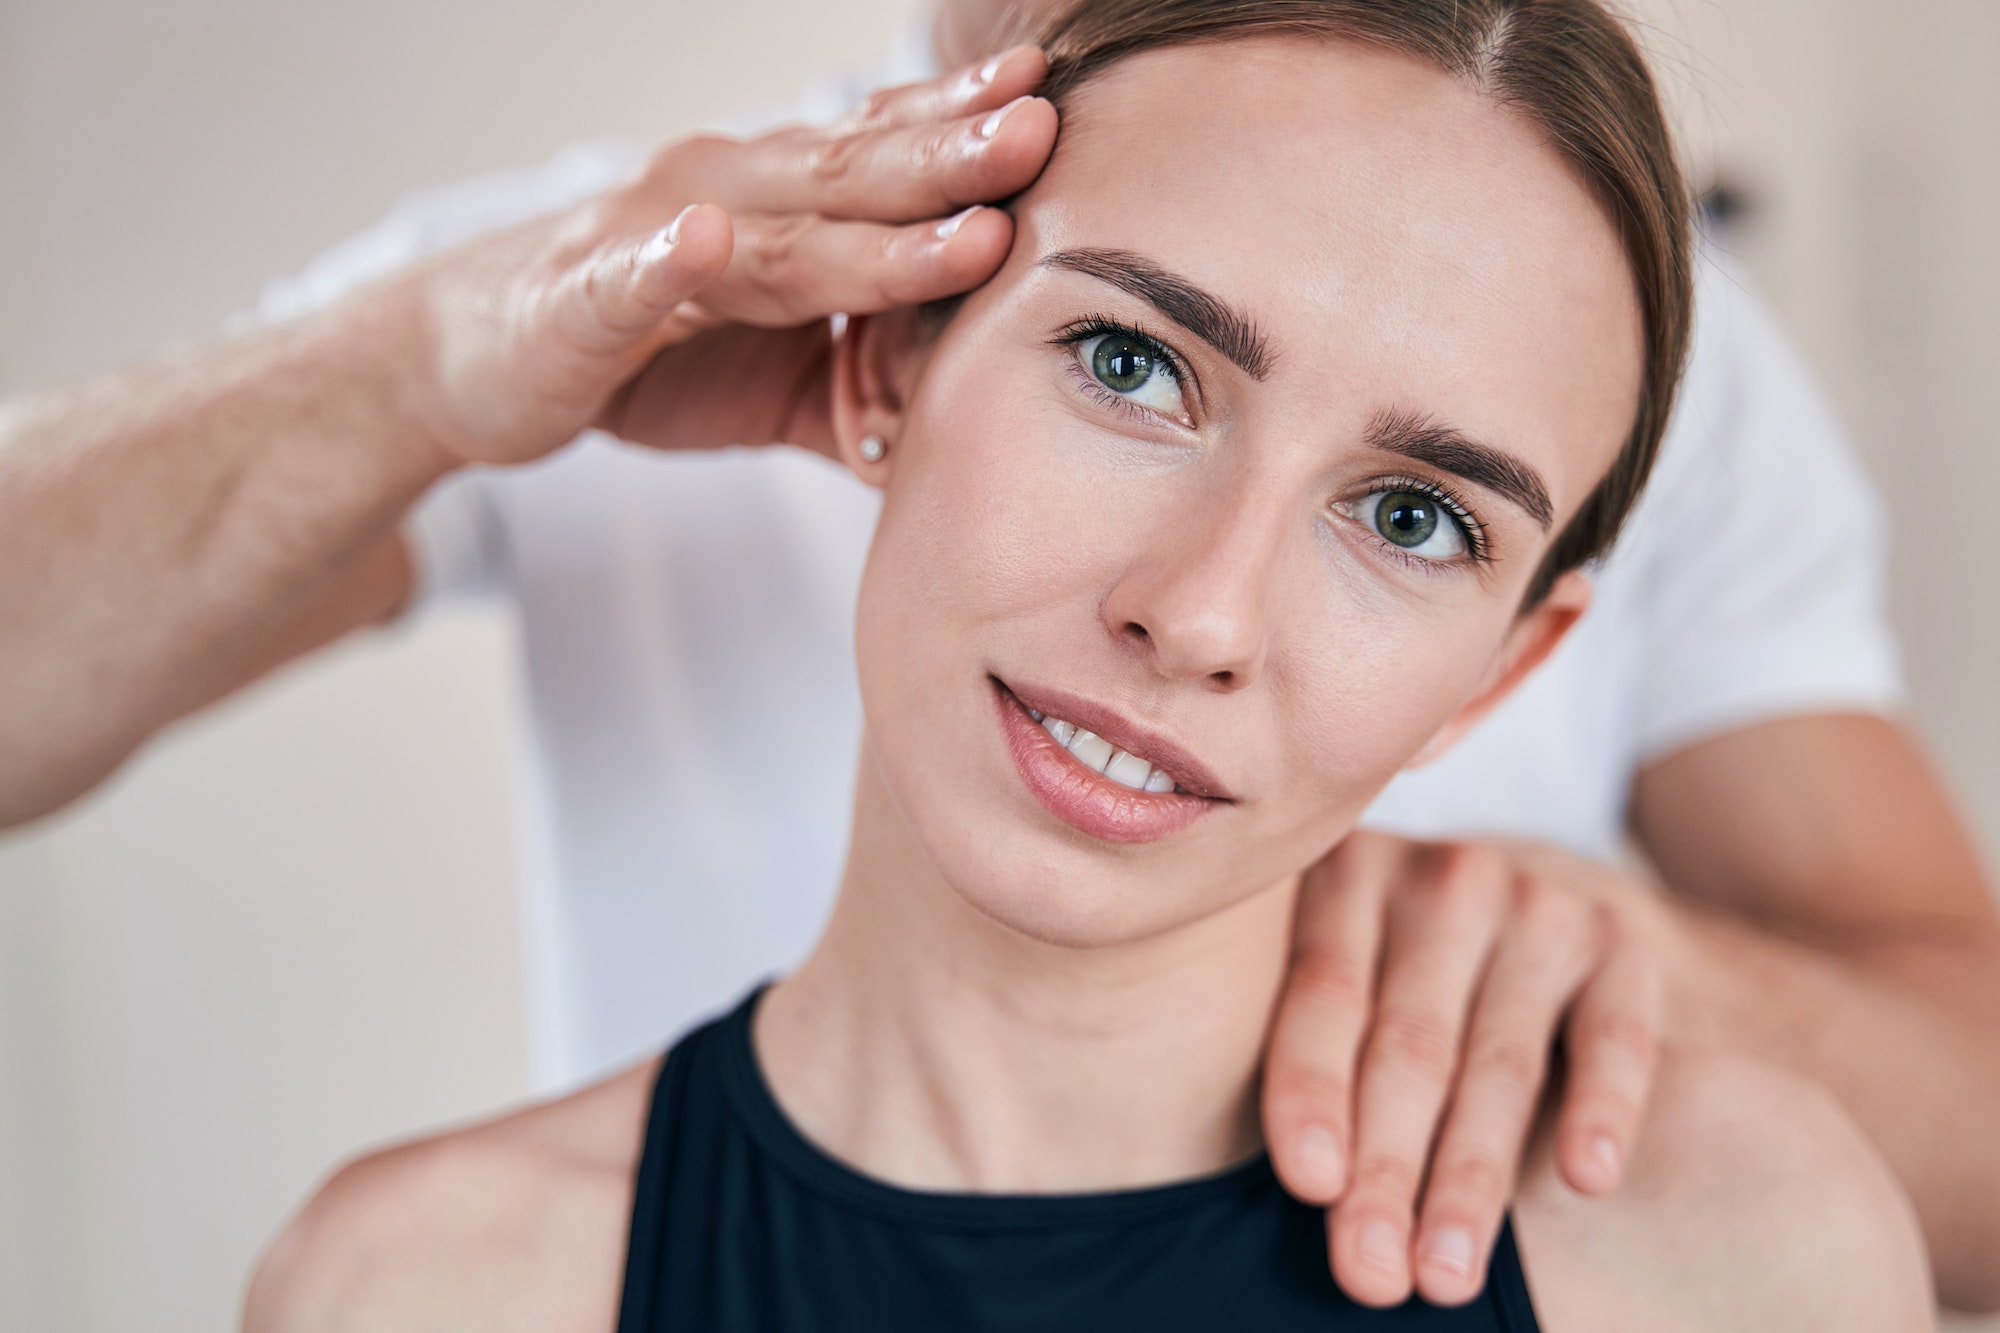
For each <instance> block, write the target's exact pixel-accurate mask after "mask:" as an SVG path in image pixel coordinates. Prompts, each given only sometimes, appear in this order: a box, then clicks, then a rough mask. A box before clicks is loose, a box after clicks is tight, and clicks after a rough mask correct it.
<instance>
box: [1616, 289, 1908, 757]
mask: <svg viewBox="0 0 2000 1333" xmlns="http://www.w3.org/2000/svg"><path fill="white" fill-rule="evenodd" d="M1703 268H1704V271H1703V275H1702V279H1701V282H1700V286H1699V289H1698V293H1697V310H1698V315H1697V326H1696V345H1695V349H1694V353H1693V357H1692V359H1691V362H1690V369H1689V375H1688V380H1687V383H1686V386H1685V389H1684V392H1683V396H1682V399H1681V402H1680V405H1679V407H1678V409H1677V411H1676V414H1675V420H1674V423H1673V426H1672V428H1671V430H1670V436H1669V440H1668V443H1667V445H1666V446H1665V448H1663V450H1662V456H1661V460H1660V465H1659V466H1660V475H1658V476H1657V477H1656V478H1655V485H1654V487H1653V488H1652V489H1651V490H1650V491H1649V493H1648V495H1647V497H1646V500H1645V501H1644V502H1643V503H1642V506H1641V510H1640V512H1639V513H1638V514H1637V515H1635V516H1634V526H1635V528H1642V531H1640V532H1635V533H1634V534H1632V535H1633V537H1634V538H1635V540H1637V541H1639V542H1641V543H1643V544H1644V546H1645V548H1646V549H1645V553H1644V554H1645V567H1644V578H1643V590H1644V596H1645V604H1644V612H1643V615H1642V617H1641V618H1640V619H1641V623H1643V624H1644V626H1645V634H1646V637H1647V643H1646V645H1645V646H1646V649H1647V651H1646V652H1645V653H1644V655H1643V656H1642V657H1641V658H1640V660H1641V661H1642V662H1643V663H1644V664H1645V665H1644V668H1643V670H1644V678H1643V680H1642V681H1641V683H1640V688H1639V690H1638V693H1637V698H1636V703H1637V711H1638V716H1637V718H1636V723H1637V726H1636V740H1637V742H1638V757H1639V758H1640V760H1641V762H1644V761H1646V760H1649V759H1652V758H1654V757H1657V756H1659V755H1661V754H1663V753H1666V752H1669V751H1672V750H1674V749H1678V748H1680V747H1682V746H1685V745H1688V744H1690V743H1693V742H1695V741H1698V740H1701V739H1703V738H1705V737H1707V736H1711V735H1715V734H1718V733H1720V732H1724V731H1728V730H1732V729H1734V728H1736V727H1740V726H1745V725H1749V724H1752V723H1756V722H1760V721H1765V720H1769V719H1772V718H1777V717H1784V716H1793V715H1798V714H1804V713H1814V712H1850V711H1864V712H1879V711H1886V710H1890V709H1893V708H1895V707H1896V706H1897V705H1898V704H1899V703H1900V702H1901V699H1902V694H1903V685H1902V679H1901V674H1900V669H1899V666H1898V659H1897V651H1896V643H1895V638H1894V635H1893V633H1892V632H1891V630H1890V626H1889V621H1888V615H1887V607H1886V599H1885V583H1886V577H1885V576H1886V566H1887V560H1888V552H1887V539H1886V533H1885V520H1884V515H1883V511H1882V506H1881V503H1880V501H1879V499H1878V498H1877V496H1876V493H1875V491H1874V488H1873V487H1872V485H1871V484H1870V482H1869V480H1868V477H1867V475H1866V473H1865V472H1864V471H1863V470H1862V467H1861V465H1860V463H1859V461H1858V460H1857V459H1856V458H1855V456H1854V453H1853V451H1852V449H1851V448H1850V446H1849V444H1848V441H1847V438H1846V435H1845V433H1844V432H1843V431H1842V429H1841V427H1840V424H1839V422H1838V421H1837V420H1836V418H1835V416H1834V413H1833V410H1832V407H1831V405H1830V404H1829V403H1828V402H1827V400H1826V398H1825V396H1824V394H1822V393H1821V391H1820V390H1819V388H1818V386H1817V385H1815V384H1814V383H1813V381H1812V377H1811V375H1810V374H1809V373H1808V371H1807V370H1806V367H1805V365H1804V363H1803V361H1802V360H1801V358H1800V357H1799V355H1798V353H1797V351H1796V350H1795V349H1794V348H1793V347H1792V346H1791V344H1790V342H1789V340H1788V339H1787V338H1786V337H1785V335H1784V333H1783V332H1782V331H1781V330H1780V329H1779V327H1778V326H1777V323H1776V321H1775V320H1774V319H1773V318H1772V316H1771V314H1770V312H1769V311H1768V310H1767V309H1766V308H1765V307H1764V306H1763V305H1762V304H1761V303H1760V302H1759V301H1757V300H1756V299H1755V298H1754V297H1753V296H1752V295H1751V294H1750V293H1749V292H1748V291H1746V290H1745V289H1744V287H1743V285H1742V283H1741V281H1740V280H1739V279H1738V278H1737V277H1736V275H1734V274H1733V273H1730V272H1728V271H1726V270H1723V269H1721V268H1719V267H1717V266H1715V265H1714V264H1713V263H1712V262H1708V263H1705V264H1704V266H1703ZM1642 525H1643V526H1642ZM1616 558H1617V557H1616V555H1614V556H1613V559H1614V560H1615V559H1616Z"/></svg>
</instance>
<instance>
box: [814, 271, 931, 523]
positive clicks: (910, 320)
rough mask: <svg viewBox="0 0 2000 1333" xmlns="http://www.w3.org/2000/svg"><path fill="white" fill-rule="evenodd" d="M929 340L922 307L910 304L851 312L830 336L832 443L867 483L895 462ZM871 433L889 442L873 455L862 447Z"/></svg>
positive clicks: (879, 480)
mask: <svg viewBox="0 0 2000 1333" xmlns="http://www.w3.org/2000/svg"><path fill="white" fill-rule="evenodd" d="M932 341H933V340H932V339H931V338H930V337H929V336H928V334H927V332H926V329H925V325H924V315H923V312H922V311H920V310H916V309H914V308H905V309H901V310H891V311H887V312H885V313H883V314H879V315H853V316H850V317H849V318H848V320H847V326H846V327H845V328H844V329H842V330H841V332H840V336H839V337H838V338H836V339H835V340H834V344H833V404H832V406H833V443H834V448H835V449H836V450H837V451H838V453H839V455H840V461H841V462H843V463H845V464H847V466H848V468H849V470H851V471H852V472H853V473H854V475H855V476H857V477H859V478H861V479H862V480H863V481H865V482H867V483H868V484H869V485H870V486H875V487H878V488H879V487H881V486H882V485H884V484H885V483H886V482H887V481H888V480H889V475H890V473H891V472H892V471H893V470H894V468H895V466H896V446H897V444H898V443H899V442H900V441H901V440H902V438H903V426H904V423H905V421H906V420H907V417H908V412H909V404H910V398H911V395H912V394H913V393H914V392H915V390H916V385H917V381H918V379H919V378H920V377H921V374H922V371H923V367H924V363H925V362H926V361H927V360H928V359H929V354H930V348H931V343H932ZM871 435H872V436H874V437H875V438H876V439H878V440H880V441H882V443H883V444H884V445H886V446H887V448H886V450H884V451H882V452H881V453H880V455H879V456H878V457H874V458H869V457H866V456H864V455H863V452H862V448H861V442H862V441H863V440H864V439H867V438H868V437H869V436H871Z"/></svg>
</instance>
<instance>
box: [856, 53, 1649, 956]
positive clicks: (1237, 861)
mask: <svg viewBox="0 0 2000 1333" xmlns="http://www.w3.org/2000/svg"><path fill="white" fill-rule="evenodd" d="M1015 217H1016V227H1017V230H1016V236H1015V242H1014V248H1013V251H1012V253H1011V255H1010V257H1009V259H1008V261H1007V263H1006V265H1005V267H1004V268H1003V269H1002V270H1001V272H1000V273H999V274H998V276H996V277H995V278H994V279H993V280H992V281H991V282H990V283H989V284H988V285H987V286H985V287H984V288H982V289H981V290H980V291H978V292H976V293H975V294H973V296H972V297H971V298H970V299H969V300H968V301H967V302H966V304H965V306H964V307H963V309H962V310H961V311H960V312H959V314H958V315H957V317H956V318H955V319H954V320H953V321H952V323H951V324H950V325H949V327H948V328H947V329H946V330H945V331H944V332H943V334H942V335H941V336H939V337H938V338H937V339H936V340H935V341H934V342H926V341H924V340H922V338H921V337H920V336H919V335H918V334H916V333H914V332H912V329H913V327H914V325H913V323H909V322H906V323H903V324H900V325H899V324H894V323H877V324H875V325H872V326H867V327H865V328H864V329H863V330H862V331H861V332H860V334H859V336H857V337H856V338H853V339H851V340H850V341H849V343H848V344H847V345H846V346H845V348H844V350H843V369H842V371H841V374H840V377H839V378H840V382H841V385H842V388H841V390H840V398H841V404H840V408H839V411H840V413H841V415H842V420H843V423H844V429H845V432H846V434H847V435H848V436H849V437H850V439H849V441H848V445H849V447H850V449H851V448H852V443H853V437H858V436H859V435H860V434H861V433H863V432H871V433H877V434H881V435H883V436H885V437H886V438H887V439H889V440H890V441H891V448H890V452H889V455H888V458H887V460H886V461H884V462H882V463H880V464H876V465H873V466H869V467H866V468H864V471H865V472H866V473H867V474H868V475H869V477H870V479H871V480H874V481H877V482H879V483H881V484H882V485H883V486H884V488H885V501H884V508H883V513H882V518H881V524H880V527H879V529H878V531H877V534H876V538H875V544H874V548H873V551H872V553H871V555H870V558H869V563H868V570H867V574H866V577H865V580H864V584H863V590H862V595H861V604H860V617H859V626H858V649H859V666H860V674H861V684H862V692H863V699H864V703H865V706H866V712H867V718H868V750H869V755H870V762H871V763H872V765H873V771H872V772H864V775H863V781H864V782H867V781H878V780H879V781H880V782H881V783H882V784H883V785H884V786H885V787H886V789H887V791H888V793H889V795H890V797H891V798H892V800H893V803H894V806H895V808H896V809H897V810H898V811H899V812H900V814H901V816H902V819H903V822H904V823H905V825H906V826H907V829H908V830H909V833H910V835H911V836H912V837H913V839H914V842H915V844H916V845H917V846H919V847H920V848H921V850H922V853H923V855H924V856H926V857H927V858H928V859H929V861H930V862H931V863H932V864H933V865H935V867H936V868H937V869H938V871H939V872H940V873H941V874H942V877H943V878H944V879H945V880H946V881H948V882H949V883H950V884H951V885H952V886H953V888H954V889H956V890H957V891H958V892H959V893H960V894H962V895H964V896H965V897H966V898H967V899H969V900H970V901H971V902H972V903H973V904H974V905H975V906H977V907H978V908H980V909H981V910H982V911H984V912H985V913H987V914H988V915H990V916H992V917H995V918H997V919H999V920H1001V921H1003V922H1006V923H1008V924H1010V925H1013V926H1015V927H1017V928H1019V929H1022V930H1024V931H1027V932H1028V933H1030V934H1033V935H1035V936H1037V937H1039V938H1044V939H1050V940H1057V941H1062V942H1067V943H1073V944H1102V943H1111V942H1117V941H1121V940H1129V939H1136V938H1140V937H1144V936H1147V935H1151V934H1154V933H1157V932H1159V931H1162V930H1165V929H1169V928H1171V927H1173V926H1176V925H1179V924H1183V923H1186V922H1189V921H1192V920H1194V919H1197V918H1199V917H1202V916H1206V915H1208V914H1211V913H1214V912H1216V911H1219V910H1221V909H1222V908H1224V907H1227V906H1229V905H1231V904H1233V903H1236V902H1238V901H1241V900H1242V899H1244V898H1246V897H1247V896H1249V895H1251V894H1254V893H1256V892H1257V891H1259V890H1261V889H1265V888H1269V887H1271V886H1273V885H1275V884H1279V883H1283V882H1285V881H1286V880H1288V879H1289V877H1291V876H1292V875H1294V874H1296V873H1297V872H1298V871H1299V870H1300V869H1302V868H1303V867H1304V866H1306V865H1308V864H1310V863H1311V862H1312V861H1313V860H1315V859H1317V857H1318V856H1319V855H1320V854H1322V853H1323V852H1324V851H1325V850H1326V849H1327V848H1328V847H1329V846H1330V845H1331V844H1332V843H1333V842H1334V841H1336V840H1337V839H1338V838H1339V837H1340V836H1342V835H1343V834H1344V833H1345V832H1346V831H1347V830H1348V829H1349V828H1351V827H1352V826H1353V824H1354V822H1355V820H1356V819H1357V818H1358V816H1359V815H1360V813H1361V811H1362V810H1363V808H1364V807H1365V806H1366V805H1367V804H1368V802H1369V801H1370V800H1371V799H1372V798H1373V796H1374V795H1375V793H1376V792H1377V791H1379V790H1380V789H1381V787H1382V786H1383V785H1384V784H1385V783H1387V782H1388V780H1389V779H1390V778H1391V777H1393V776H1394V775H1395V774H1396V772H1397V771H1398V770H1399V769H1402V768H1404V767H1406V766H1407V765H1409V764H1410V763H1411V762H1412V761H1413V760H1414V759H1416V758H1418V757H1420V752H1424V751H1427V750H1434V749H1436V748H1438V747H1439V746H1440V745H1441V744H1443V743H1445V742H1447V741H1448V740H1449V739H1450V738H1451V737H1452V736H1453V735H1455V734H1456V732H1457V731H1458V730H1459V729H1462V727H1464V726H1465V725H1469V724H1470V721H1471V720H1472V719H1473V718H1474V717H1476V715H1477V714H1478V713H1479V712H1480V711H1481V710H1482V709H1483V708H1484V707H1486V706H1488V705H1490V703H1491V702H1493V701H1494V700H1495V699H1496V698H1497V697H1498V695H1499V694H1500V693H1503V692H1504V690H1505V689H1506V688H1507V687H1508V686H1510V685H1511V683H1512V680H1513V679H1514V678H1515V677H1516V676H1518V674H1519V673H1520V672H1521V671H1523V670H1525V669H1526V668H1527V667H1528V666H1529V665H1532V662H1533V661H1534V660H1538V659H1539V656H1540V655H1541V654H1542V653H1543V652H1545V651H1546V650H1547V648H1548V647H1550V646H1552V644H1553V643H1554V641H1555V640H1556V639H1557V638H1558V637H1560V634H1561V632H1562V630H1563V629H1564V628H1565V627H1566V626H1567V624H1568V623H1569V621H1570V620H1571V619H1573V618H1574V615H1575V614H1576V613H1577V611H1578V610H1579V609H1580V606H1581V602H1582V596H1583V590H1582V586H1581V583H1580V580H1575V579H1572V580H1570V581H1568V582H1566V583H1564V584H1563V585H1561V586H1560V587H1559V589H1558V592H1557V594H1556V595H1555V596H1554V597H1553V598H1551V599H1550V601H1548V602H1547V603H1545V604H1544V605H1542V606H1541V607H1539V608H1538V609H1536V610H1534V611H1532V612H1530V613H1529V614H1527V615H1525V616H1524V615H1521V614H1520V613H1519V608H1520V603H1521V600H1522V596H1523V593H1524V591H1525V589H1526V587H1527V584H1528V582H1529V580H1530V578H1531V576H1532V574H1533V572H1534V570H1535V568H1536V565H1537V563H1538V562H1539V561H1540V559H1541V557H1542V555H1543V553H1544V552H1545V551H1546V550H1547V548H1548V546H1549V544H1550V541H1551V539H1552V537H1553V535H1554V534H1555V533H1556V532H1557V531H1559V530H1560V528H1561V526H1562V524H1563V522H1564V521H1565V520H1566V519H1567V518H1568V517H1569V516H1570V515H1571V514H1573V513H1574V512H1575V510H1576V508H1577V507H1578V505H1579V504H1580V503H1581V502H1582V501H1583V499H1584V498H1585V496H1586V495H1587V494H1588V492H1589V491H1590V490H1591V489H1592V487H1594V486H1595V484H1596V483H1597V481H1598V480H1599V478H1600V477H1601V476H1602V475H1603V474H1604V472H1605V470H1606V469H1607V468H1608V467H1609V465H1610V464H1611V462H1612V460H1613V458H1614V457H1615V455H1616V453H1617V451H1618V449H1619V448H1620V446H1621V445H1622V443H1623V441H1624V439H1625V437H1626V435H1627V433H1628V432H1629V430H1630V428H1631V423H1632V420H1633V414H1634V407H1635V403H1636V400H1637V394H1638V386H1639V379H1640V372H1641V366H1642V339H1641V324H1640V314H1639V307H1638V302H1637V298H1636V296H1635V294H1634V291H1633V288H1632V282H1631V278H1630V275H1629V270H1628V267H1627V263H1626V259H1625V256H1624V252H1623V250H1622V248H1621V245H1620V242H1619V239H1618V236H1617V233H1616V231H1615V230H1614V228H1613V226H1612V224H1611V222H1610V221H1609V220H1608V218H1607V217H1606V215H1605V214H1604V212H1603V210H1602V208H1601V207H1600V206H1599V204H1598V203H1597V202H1596V201H1595V199H1594V198H1593V197H1592V195H1591V194H1590V193H1589V192H1588V191H1587V190H1586V188H1585V187H1584V186H1583V185H1582V184H1581V183H1580V182H1579V181H1578V180H1576V179H1575V178H1574V177H1573V175H1572V173H1571V172H1570V171H1569V170H1568V168H1567V167H1566V166H1565V165H1564V164H1563V162H1562V161H1561V160H1560V159H1559V158H1558V157H1557V156H1556V154H1555V153H1554V152H1553V151H1552V150H1551V149H1550V148H1548V147H1547V146H1546V145H1545V144H1544V143H1543V142H1542V140H1541V138H1540V136H1539V133H1538V132H1537V131H1536V130H1535V129H1534V128H1533V127H1532V125H1531V124H1530V123H1529V122H1528V121H1527V120H1526V119H1524V118H1522V117H1520V116H1518V115H1517V114H1515V113H1513V112H1511V111H1508V110H1505V109H1503V108H1500V107H1498V106H1496V105H1495V104H1493V103H1491V102H1489V101H1486V100H1484V99H1482V98H1481V97H1480V96H1479V95H1478V94H1477V93H1475V92H1473V91H1471V90H1470V89H1468V88H1467V87H1466V86H1465V85H1464V84H1463V83H1461V82H1459V81H1457V80H1455V79H1453V78H1451V77H1450V76H1448V75H1445V74H1443V73H1440V72H1437V71H1435V70H1432V69H1430V68H1428V67H1426V66H1423V65H1420V64H1418V63H1416V62H1414V61H1411V60H1408V59H1405V58H1402V57H1399V56H1394V55H1389V54H1384V53H1381V52H1377V51H1373V50H1370V49H1367V48H1363V47H1360V46H1354V45H1349V44H1344V43H1331V42H1320V41H1309V40H1294V39H1257V40H1246V41H1236V42H1229V43H1224V44H1221V45H1209V46H1200V47H1184V48H1179V49H1170V50H1165V51H1158V52H1152V53H1148V54H1145V55H1142V56H1139V57H1135V58H1133V59H1130V60H1127V61H1125V62H1123V63H1122V64H1120V65H1118V66H1115V67H1114V68H1112V69H1111V70H1109V71H1108V72H1106V73H1105V74H1104V75H1102V76H1101V77H1099V78H1097V79H1096V80H1094V81H1093V82H1091V83H1089V84H1088V85H1086V86H1085V87H1084V88H1082V89H1081V90H1079V91H1078V93H1077V94H1076V96H1075V97H1074V99H1073V100H1072V103H1071V105H1070V108H1069V110H1068V113H1067V116H1066V119H1065V123H1064V129H1063V137H1062V142H1061V145H1060V146H1059V148H1058V149H1057V151H1056V153H1055V156H1054V158H1053V160H1052V161H1051V163H1050V165H1049V167H1048V170H1047V171H1046V172H1045V173H1044V175H1043V176H1042V178H1041V179H1040V181H1039V182H1037V184H1036V185H1035V186H1034V188H1033V189H1032V190H1030V191H1029V192H1028V194H1026V195H1025V196H1023V198H1022V199H1021V200H1020V201H1019V203H1018V205H1017V207H1016V209H1015ZM1029 710H1033V711H1032V712H1031V711H1029ZM1036 714H1042V715H1045V716H1044V720H1043V722H1041V723H1038V722H1037V720H1036V716H1035V715H1036ZM1076 729H1083V730H1087V731H1090V732H1093V733H1098V739H1096V740H1094V741H1093V740H1092V739H1090V738H1088V737H1083V738H1079V737H1078V736H1076V735H1075V734H1074V733H1075V730H1076ZM1065 742H1066V744H1065ZM1114 748H1115V749H1117V750H1121V751H1123V752H1125V753H1124V754H1123V755H1122V756H1121V755H1118V754H1114V753H1112V751H1113V750H1114ZM1107 764H1108V771H1102V770H1106V769H1107ZM1496 780H1497V778H1496ZM1162 788H1167V790H1161V789H1162Z"/></svg>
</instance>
